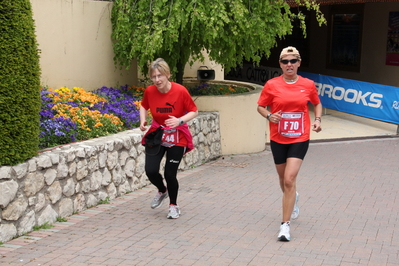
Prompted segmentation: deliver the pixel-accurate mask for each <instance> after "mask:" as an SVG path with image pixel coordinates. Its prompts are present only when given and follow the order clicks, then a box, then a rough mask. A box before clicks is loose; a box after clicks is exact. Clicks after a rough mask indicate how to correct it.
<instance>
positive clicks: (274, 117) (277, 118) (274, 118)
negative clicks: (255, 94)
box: [269, 111, 281, 124]
mask: <svg viewBox="0 0 399 266" xmlns="http://www.w3.org/2000/svg"><path fill="white" fill-rule="evenodd" d="M280 120H281V111H278V112H277V113H272V115H271V116H270V117H269V121H270V122H272V123H275V124H278V122H280Z"/></svg>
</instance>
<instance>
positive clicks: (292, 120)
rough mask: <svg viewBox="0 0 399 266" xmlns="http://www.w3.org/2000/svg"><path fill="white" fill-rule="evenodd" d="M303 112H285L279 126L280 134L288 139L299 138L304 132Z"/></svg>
mask: <svg viewBox="0 0 399 266" xmlns="http://www.w3.org/2000/svg"><path fill="white" fill-rule="evenodd" d="M303 119H304V113H303V112H283V113H281V120H280V122H279V124H278V132H279V133H280V135H282V136H284V137H287V138H299V137H300V136H302V134H303V132H304V125H303Z"/></svg>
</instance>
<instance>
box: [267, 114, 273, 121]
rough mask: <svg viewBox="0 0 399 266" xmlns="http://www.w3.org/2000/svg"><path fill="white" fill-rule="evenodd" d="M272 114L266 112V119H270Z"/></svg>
mask: <svg viewBox="0 0 399 266" xmlns="http://www.w3.org/2000/svg"><path fill="white" fill-rule="evenodd" d="M271 116H272V113H270V114H268V115H267V117H266V119H267V120H269V121H270V117H271Z"/></svg>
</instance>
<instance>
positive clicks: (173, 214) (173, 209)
mask: <svg viewBox="0 0 399 266" xmlns="http://www.w3.org/2000/svg"><path fill="white" fill-rule="evenodd" d="M166 217H167V218H168V219H177V218H179V217H180V208H179V206H176V205H170V206H169V213H168V216H166Z"/></svg>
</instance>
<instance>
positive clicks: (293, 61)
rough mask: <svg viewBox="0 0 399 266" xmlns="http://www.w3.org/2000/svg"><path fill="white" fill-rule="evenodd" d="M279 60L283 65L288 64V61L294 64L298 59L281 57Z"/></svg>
mask: <svg viewBox="0 0 399 266" xmlns="http://www.w3.org/2000/svg"><path fill="white" fill-rule="evenodd" d="M280 62H281V63H283V64H284V65H286V64H288V62H289V63H291V64H295V63H296V62H298V59H291V60H288V59H282V60H280Z"/></svg>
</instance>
